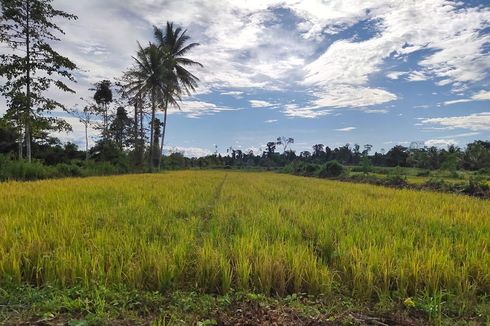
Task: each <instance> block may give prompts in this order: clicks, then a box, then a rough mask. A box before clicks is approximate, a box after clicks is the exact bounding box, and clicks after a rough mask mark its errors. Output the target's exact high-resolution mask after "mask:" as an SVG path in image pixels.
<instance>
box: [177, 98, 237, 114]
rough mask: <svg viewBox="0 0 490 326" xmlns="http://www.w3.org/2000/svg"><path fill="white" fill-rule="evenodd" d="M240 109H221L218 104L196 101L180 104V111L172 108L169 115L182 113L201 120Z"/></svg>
mask: <svg viewBox="0 0 490 326" xmlns="http://www.w3.org/2000/svg"><path fill="white" fill-rule="evenodd" d="M235 110H238V109H231V108H228V107H219V106H217V105H216V104H213V103H209V102H204V101H196V100H185V101H183V102H182V103H181V104H180V110H178V109H176V108H170V109H169V110H168V114H175V113H179V112H182V113H184V114H185V115H186V116H187V117H189V118H199V117H201V116H204V115H213V114H215V113H218V112H223V111H235Z"/></svg>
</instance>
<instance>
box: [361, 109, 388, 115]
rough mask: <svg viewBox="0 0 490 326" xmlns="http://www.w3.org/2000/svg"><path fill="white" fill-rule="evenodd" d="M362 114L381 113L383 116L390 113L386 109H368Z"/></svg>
mask: <svg viewBox="0 0 490 326" xmlns="http://www.w3.org/2000/svg"><path fill="white" fill-rule="evenodd" d="M362 112H364V113H381V114H385V113H388V112H389V111H388V110H385V109H366V110H363V111H362Z"/></svg>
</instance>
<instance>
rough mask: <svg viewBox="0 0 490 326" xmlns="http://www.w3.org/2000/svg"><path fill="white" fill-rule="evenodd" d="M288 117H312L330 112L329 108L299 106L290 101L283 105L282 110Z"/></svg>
mask: <svg viewBox="0 0 490 326" xmlns="http://www.w3.org/2000/svg"><path fill="white" fill-rule="evenodd" d="M282 112H283V113H284V114H285V115H286V116H287V117H290V118H306V119H313V118H318V117H322V116H325V115H329V114H331V112H332V111H331V110H325V109H319V108H318V107H300V106H299V105H298V104H294V103H290V104H286V105H285V106H284V110H283V111H282Z"/></svg>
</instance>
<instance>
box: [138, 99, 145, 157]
mask: <svg viewBox="0 0 490 326" xmlns="http://www.w3.org/2000/svg"><path fill="white" fill-rule="evenodd" d="M139 106H140V108H139V109H140V134H139V137H140V146H141V148H140V162H141V164H143V162H144V159H145V128H144V127H143V118H144V116H143V101H142V99H141V97H140V98H139Z"/></svg>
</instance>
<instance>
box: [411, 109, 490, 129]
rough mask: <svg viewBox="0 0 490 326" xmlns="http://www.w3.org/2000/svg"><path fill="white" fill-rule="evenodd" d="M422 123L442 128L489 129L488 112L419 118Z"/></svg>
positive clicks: (489, 116)
mask: <svg viewBox="0 0 490 326" xmlns="http://www.w3.org/2000/svg"><path fill="white" fill-rule="evenodd" d="M420 123H421V124H422V125H436V126H440V127H441V128H444V129H456V128H459V129H469V130H474V131H480V130H482V131H488V130H490V112H481V113H474V114H470V115H465V116H457V117H445V118H421V119H420Z"/></svg>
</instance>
